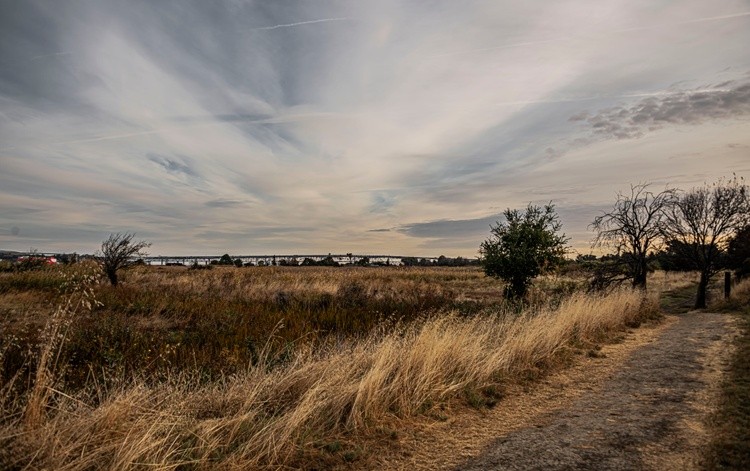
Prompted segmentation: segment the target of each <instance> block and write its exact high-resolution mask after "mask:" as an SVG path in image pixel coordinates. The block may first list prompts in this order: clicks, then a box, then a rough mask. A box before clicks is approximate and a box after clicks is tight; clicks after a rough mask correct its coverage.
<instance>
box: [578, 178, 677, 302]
mask: <svg viewBox="0 0 750 471" xmlns="http://www.w3.org/2000/svg"><path fill="white" fill-rule="evenodd" d="M648 187H649V184H648V183H641V184H638V185H635V186H633V185H631V186H630V194H624V193H622V192H620V193H617V199H616V201H615V205H614V207H613V208H612V209H611V210H610V211H609V212H605V213H604V214H602V215H601V216H597V217H596V218H595V219H594V222H592V223H591V224H590V225H589V227H591V228H593V230H594V231H596V237H595V239H594V242H593V244H592V245H593V246H594V247H610V248H613V249H614V250H615V254H616V256H617V257H616V258H615V259H614V261H615V262H616V263H611V264H609V265H608V267H609V268H610V269H611V270H612V274H613V276H616V277H622V278H621V280H622V281H624V280H626V279H630V280H632V282H633V287H640V288H644V289H645V288H646V277H647V275H648V255H649V252H651V251H654V250H656V249H658V246H659V244H660V242H661V235H662V233H663V230H662V226H663V225H664V220H665V210H667V209H668V208H669V207H670V206H671V205H672V203H673V201H674V194H675V193H674V190H664V191H662V192H661V193H658V194H655V193H653V192H651V191H649V189H648Z"/></svg>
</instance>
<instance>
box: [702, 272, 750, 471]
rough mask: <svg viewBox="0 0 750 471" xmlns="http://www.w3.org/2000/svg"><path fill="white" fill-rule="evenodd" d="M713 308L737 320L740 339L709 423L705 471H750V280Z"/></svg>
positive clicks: (736, 342) (736, 343)
mask: <svg viewBox="0 0 750 471" xmlns="http://www.w3.org/2000/svg"><path fill="white" fill-rule="evenodd" d="M716 307H718V308H719V309H721V310H723V311H726V312H731V313H734V314H735V315H736V316H737V317H738V320H739V326H740V335H739V336H738V337H737V339H736V341H735V345H736V350H735V352H734V356H733V358H732V363H731V365H730V368H729V374H728V375H727V376H726V378H725V379H724V382H723V383H722V386H721V396H720V398H719V404H718V406H719V407H718V410H717V412H716V414H715V415H714V417H713V420H712V426H713V427H712V428H713V432H714V433H713V435H714V439H713V441H712V443H711V447H710V448H709V451H708V453H707V458H706V460H707V461H706V469H712V470H714V469H715V470H721V469H727V470H729V469H732V470H734V469H750V280H745V281H744V282H743V283H741V284H739V285H738V286H737V287H735V288H734V290H733V294H732V298H731V299H730V300H728V301H722V302H719V303H717V306H716Z"/></svg>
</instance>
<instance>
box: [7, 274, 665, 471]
mask: <svg viewBox="0 0 750 471" xmlns="http://www.w3.org/2000/svg"><path fill="white" fill-rule="evenodd" d="M95 270H96V267H93V266H87V265H85V264H79V265H77V266H71V267H59V268H51V269H44V270H39V271H28V272H22V273H3V274H0V323H1V324H0V327H1V328H2V339H0V342H1V343H0V365H1V366H2V369H1V370H0V375H2V376H0V388H2V389H1V390H0V393H1V394H2V396H1V399H0V401H2V402H1V403H0V413H1V414H2V420H1V421H0V450H2V451H0V463H1V464H2V466H1V467H3V468H4V469H5V468H7V469H23V468H28V469H43V468H44V469H75V470H78V469H118V470H119V469H143V468H147V467H148V468H152V467H156V468H159V469H208V468H211V469H214V468H219V469H248V468H264V467H270V468H277V467H280V466H291V467H303V468H315V467H326V466H331V465H333V464H336V463H346V462H352V461H356V460H358V459H360V458H361V455H362V450H361V449H360V448H358V445H357V444H358V443H359V441H360V439H363V438H367V439H368V440H370V441H371V440H372V438H373V436H375V437H377V436H379V435H382V436H383V437H382V438H383V440H384V441H385V442H386V443H387V440H388V436H389V434H390V433H391V432H389V431H388V430H390V429H389V428H388V426H387V424H391V423H393V421H396V422H398V421H403V420H409V417H413V416H414V415H417V414H427V413H431V412H432V411H435V410H439V408H440V407H441V405H442V404H445V403H447V402H450V401H462V402H464V403H466V404H468V405H470V406H472V407H480V408H481V407H487V406H488V405H493V404H494V403H496V402H497V399H498V397H499V396H501V395H502V390H503V385H505V384H508V383H509V382H518V381H528V380H533V378H535V377H538V376H539V375H540V374H543V373H544V372H545V371H548V370H549V369H550V368H554V367H556V366H559V365H564V364H565V363H566V362H568V361H569V360H570V359H571V358H573V357H574V356H575V355H576V354H583V355H585V354H586V353H587V352H591V351H592V350H591V349H592V347H594V346H595V345H596V344H597V343H599V342H603V341H607V340H608V339H611V338H613V337H614V336H616V335H617V333H618V332H619V331H621V330H623V329H625V328H627V327H628V326H629V327H633V326H636V325H638V324H639V323H641V322H642V321H643V320H645V319H651V318H654V317H655V316H657V314H658V305H657V303H656V297H655V296H656V295H655V293H656V292H657V290H654V291H651V292H650V294H648V295H646V294H643V293H641V292H634V291H630V290H627V289H623V290H618V291H613V292H610V293H608V294H606V295H593V294H586V293H584V292H583V291H582V290H580V289H579V288H581V287H582V284H583V283H582V281H581V280H575V279H569V278H562V277H557V278H547V279H542V280H539V282H538V283H537V284H536V285H535V286H534V288H533V290H532V292H531V293H530V296H529V299H530V302H529V303H527V304H526V305H525V306H517V305H511V304H508V303H506V302H505V301H504V300H503V299H502V297H501V296H500V293H501V292H502V289H501V288H502V286H501V285H500V283H499V282H498V281H496V280H493V279H491V278H486V277H485V276H484V275H483V273H482V272H481V270H478V269H470V268H401V267H388V268H312V267H310V268H301V267H298V268H282V267H262V268H260V267H258V268H250V267H248V268H216V269H214V270H187V269H185V268H179V267H170V268H154V267H144V268H139V269H135V270H131V271H129V272H126V273H124V276H123V280H122V285H121V286H120V287H118V288H116V289H115V288H112V287H110V286H107V285H105V284H101V283H99V282H98V276H96V274H95ZM675 282H679V280H676V279H673V280H662V281H660V282H659V283H661V284H662V285H663V286H667V285H668V284H669V283H675ZM655 285H656V283H655Z"/></svg>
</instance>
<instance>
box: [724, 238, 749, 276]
mask: <svg viewBox="0 0 750 471" xmlns="http://www.w3.org/2000/svg"><path fill="white" fill-rule="evenodd" d="M727 266H728V268H732V269H734V273H735V275H736V276H737V278H745V277H746V276H748V275H750V226H745V227H744V228H742V229H741V230H739V231H737V233H736V234H735V235H734V237H732V240H730V241H729V246H728V247H727Z"/></svg>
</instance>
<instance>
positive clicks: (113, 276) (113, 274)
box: [107, 270, 117, 286]
mask: <svg viewBox="0 0 750 471" xmlns="http://www.w3.org/2000/svg"><path fill="white" fill-rule="evenodd" d="M107 278H109V282H110V283H112V286H117V270H107Z"/></svg>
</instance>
